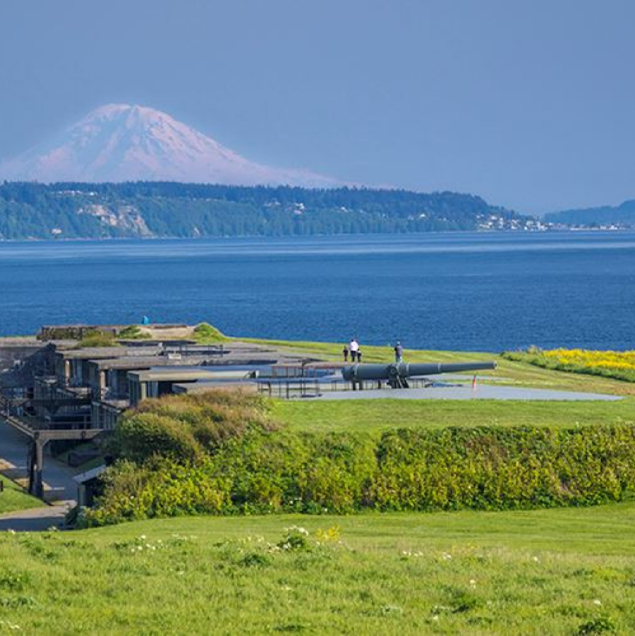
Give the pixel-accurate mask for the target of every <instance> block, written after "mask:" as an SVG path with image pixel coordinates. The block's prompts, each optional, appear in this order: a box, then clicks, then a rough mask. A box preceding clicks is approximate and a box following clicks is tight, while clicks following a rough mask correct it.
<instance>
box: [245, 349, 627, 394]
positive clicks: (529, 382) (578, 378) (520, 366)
mask: <svg viewBox="0 0 635 636" xmlns="http://www.w3.org/2000/svg"><path fill="white" fill-rule="evenodd" d="M244 341H245V342H254V343H257V344H262V345H265V346H274V347H276V348H278V349H281V350H284V351H288V352H291V353H295V354H300V355H304V356H314V357H316V358H319V359H323V360H332V361H337V362H341V361H342V360H343V358H342V348H343V346H344V343H341V344H338V343H329V342H293V341H287V340H262V339H256V338H245V339H244ZM362 351H363V360H364V363H371V362H382V363H389V362H393V361H394V353H393V350H392V347H390V346H384V347H377V346H366V345H364V344H363V343H362ZM404 359H405V360H406V362H443V363H451V362H477V361H478V362H483V361H491V360H494V361H496V363H497V365H498V368H497V369H496V370H494V371H480V372H479V373H478V377H479V378H481V379H482V380H485V381H487V380H488V379H497V384H498V385H502V386H504V385H509V386H517V387H525V388H539V389H551V390H554V391H555V390H558V391H582V392H588V393H606V394H610V395H625V396H634V397H635V383H633V382H625V381H620V380H616V379H613V378H604V377H599V376H592V375H583V374H579V373H571V372H566V371H556V370H553V369H544V368H541V367H537V366H535V365H532V364H529V363H527V362H517V361H512V360H507V359H505V358H502V357H501V356H500V355H499V354H498V353H487V352H474V351H436V350H416V349H407V350H406V351H405V352H404Z"/></svg>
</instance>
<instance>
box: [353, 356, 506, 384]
mask: <svg viewBox="0 0 635 636" xmlns="http://www.w3.org/2000/svg"><path fill="white" fill-rule="evenodd" d="M495 368H496V362H454V363H450V364H442V363H440V362H438V363H437V362H435V363H426V364H408V363H406V362H400V363H398V364H354V365H352V366H348V367H344V368H343V369H342V377H343V378H344V379H345V380H347V381H348V382H360V381H362V380H378V381H381V380H387V381H388V384H389V385H390V386H391V387H392V388H393V389H400V388H407V387H408V378H413V377H418V376H427V375H439V374H441V373H460V372H462V371H485V370H490V369H495Z"/></svg>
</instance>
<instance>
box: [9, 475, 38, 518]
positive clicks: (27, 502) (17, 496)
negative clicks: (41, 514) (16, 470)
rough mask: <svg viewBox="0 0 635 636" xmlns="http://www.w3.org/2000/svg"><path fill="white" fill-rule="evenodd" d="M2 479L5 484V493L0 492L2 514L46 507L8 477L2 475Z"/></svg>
mask: <svg viewBox="0 0 635 636" xmlns="http://www.w3.org/2000/svg"><path fill="white" fill-rule="evenodd" d="M0 479H1V480H2V481H3V482H4V492H0V514H4V513H5V512H13V511H14V510H26V509H27V508H39V507H40V506H43V505H44V504H43V503H42V502H41V501H40V500H39V499H36V498H35V497H31V495H28V494H27V493H26V492H25V491H24V490H23V489H22V488H21V487H20V486H18V485H17V484H16V483H14V482H13V481H11V480H10V479H8V478H7V477H4V476H2V475H0Z"/></svg>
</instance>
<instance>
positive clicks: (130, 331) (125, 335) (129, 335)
mask: <svg viewBox="0 0 635 636" xmlns="http://www.w3.org/2000/svg"><path fill="white" fill-rule="evenodd" d="M117 338H118V339H119V340H150V339H152V336H151V335H150V334H149V333H146V332H144V331H141V328H140V327H139V325H129V326H128V327H125V328H124V329H122V330H121V331H120V332H119V334H118V335H117Z"/></svg>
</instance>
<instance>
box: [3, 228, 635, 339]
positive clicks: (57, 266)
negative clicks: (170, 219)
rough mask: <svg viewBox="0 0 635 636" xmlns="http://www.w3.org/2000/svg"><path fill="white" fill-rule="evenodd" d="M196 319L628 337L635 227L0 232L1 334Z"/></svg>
mask: <svg viewBox="0 0 635 636" xmlns="http://www.w3.org/2000/svg"><path fill="white" fill-rule="evenodd" d="M143 315H148V316H149V317H150V318H151V319H152V320H153V321H156V322H191V323H194V322H198V321H202V320H206V321H209V322H211V323H213V324H215V325H216V326H218V327H219V328H220V329H222V330H223V331H225V332H227V333H229V334H232V335H243V336H262V337H268V338H285V339H287V338H288V339H308V340H336V341H337V340H339V341H347V340H348V339H349V338H350V337H351V336H353V335H355V336H357V337H358V338H359V339H360V341H361V342H362V344H363V343H368V344H386V343H388V342H390V341H393V340H394V339H397V338H399V339H401V340H402V342H403V343H404V344H405V346H407V347H422V348H439V349H463V350H490V351H499V350H502V349H509V348H518V347H524V346H527V345H530V344H536V345H539V346H543V347H554V346H565V347H573V346H580V347H590V348H601V349H604V348H614V349H632V348H635V320H634V318H635V234H633V233H566V234H434V235H432V234H424V235H407V236H393V235H390V236H386V235H384V236H354V237H350V236H349V237H319V238H302V239H299V238H286V239H217V240H196V241H190V240H170V241H120V242H90V241H87V242H76V243H68V242H60V243H4V244H2V243H0V334H1V335H13V334H24V333H33V332H35V331H36V330H37V329H38V328H39V327H40V326H41V325H42V324H55V323H80V322H86V323H133V322H138V321H139V320H140V318H141V317H142V316H143Z"/></svg>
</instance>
